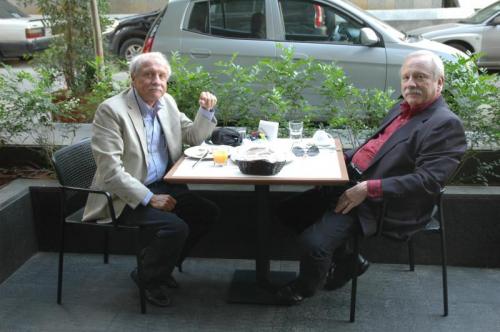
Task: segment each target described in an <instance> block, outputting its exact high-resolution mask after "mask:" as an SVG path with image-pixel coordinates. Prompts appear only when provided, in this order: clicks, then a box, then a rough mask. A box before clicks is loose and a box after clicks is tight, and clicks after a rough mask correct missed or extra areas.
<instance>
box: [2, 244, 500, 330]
mask: <svg viewBox="0 0 500 332" xmlns="http://www.w3.org/2000/svg"><path fill="white" fill-rule="evenodd" d="M134 261H135V259H134V257H133V256H117V255H113V256H111V257H110V264H109V265H105V264H103V263H102V256H100V255H82V254H69V255H67V256H66V260H65V263H66V265H65V282H64V289H63V304H62V305H61V306H59V305H57V304H56V280H57V254H55V253H46V252H39V253H38V254H36V255H34V256H33V257H32V258H31V259H30V260H28V261H27V262H26V263H25V264H24V265H23V266H22V267H21V268H20V269H19V270H17V271H16V272H15V273H14V274H13V275H12V276H11V277H10V278H9V279H7V280H6V281H5V282H4V283H2V284H1V285H0V331H47V332H48V331H51V332H53V331H65V332H73V331H231V332H232V331H259V332H260V331H287V332H288V331H332V330H341V331H454V332H455V331H467V332H470V331H498V329H499V326H500V296H499V294H500V269H478V268H462V267H449V293H450V315H449V316H448V317H442V316H441V313H442V297H441V294H442V293H441V292H442V291H441V271H440V267H439V266H422V265H418V266H417V267H416V271H415V272H408V271H407V269H408V267H407V266H405V265H389V264H372V266H371V267H370V269H369V270H368V271H367V273H366V274H365V275H363V276H362V277H361V278H360V279H359V286H358V306H357V309H358V311H357V320H356V322H355V323H349V322H348V316H349V294H350V287H345V288H343V289H341V290H338V291H334V292H326V291H320V292H319V293H318V295H317V296H315V297H314V298H311V299H307V300H306V301H304V303H303V304H302V305H300V306H295V307H282V306H265V305H241V304H227V303H226V301H225V295H226V292H227V289H228V286H229V283H230V280H231V277H232V274H233V271H234V270H235V269H237V268H243V269H249V268H252V267H253V261H250V260H228V259H201V258H190V259H188V260H187V261H186V263H185V266H184V270H185V272H183V273H182V274H181V273H178V272H175V276H176V278H177V280H178V281H179V282H180V283H181V288H180V289H178V290H175V291H172V299H173V305H172V306H171V307H169V308H156V307H152V306H148V313H147V314H146V315H141V314H140V313H139V298H138V296H139V295H138V291H137V289H136V286H135V285H134V284H133V283H132V281H131V280H130V278H129V272H130V270H131V269H132V268H133V266H134ZM296 268H297V262H293V261H292V262H291V261H273V262H272V269H273V270H283V271H295V270H296Z"/></svg>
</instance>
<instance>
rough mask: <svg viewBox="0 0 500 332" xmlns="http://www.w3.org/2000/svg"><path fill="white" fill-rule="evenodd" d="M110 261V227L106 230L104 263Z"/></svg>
mask: <svg viewBox="0 0 500 332" xmlns="http://www.w3.org/2000/svg"><path fill="white" fill-rule="evenodd" d="M108 263H109V229H105V230H104V264H108Z"/></svg>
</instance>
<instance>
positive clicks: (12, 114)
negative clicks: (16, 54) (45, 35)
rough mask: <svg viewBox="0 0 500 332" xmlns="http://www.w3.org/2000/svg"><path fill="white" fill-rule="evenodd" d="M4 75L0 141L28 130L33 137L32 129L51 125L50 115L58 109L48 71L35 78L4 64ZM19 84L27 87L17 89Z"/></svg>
mask: <svg viewBox="0 0 500 332" xmlns="http://www.w3.org/2000/svg"><path fill="white" fill-rule="evenodd" d="M4 69H5V70H6V74H4V75H2V76H0V128H1V130H0V144H5V143H6V142H8V141H10V140H12V139H14V138H16V137H19V136H21V135H26V133H28V134H29V135H31V137H32V138H33V139H35V140H38V137H37V136H34V135H33V134H34V133H35V132H36V131H35V130H34V129H35V128H37V129H39V130H40V129H43V128H48V129H50V128H51V127H52V125H53V124H52V122H51V114H53V113H57V112H60V111H64V110H60V109H59V108H58V107H57V106H56V105H55V104H54V103H53V102H52V94H51V91H50V88H51V86H52V83H53V81H54V78H53V76H52V74H51V73H50V72H49V71H43V72H39V73H38V74H39V77H35V76H34V75H32V74H30V73H28V72H25V71H19V72H14V71H13V70H12V69H11V68H10V67H7V66H4ZM23 84H27V85H30V86H31V88H30V89H28V90H23V89H20V86H23Z"/></svg>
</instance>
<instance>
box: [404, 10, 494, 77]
mask: <svg viewBox="0 0 500 332" xmlns="http://www.w3.org/2000/svg"><path fill="white" fill-rule="evenodd" d="M408 34H410V35H421V36H422V37H424V38H427V39H430V40H435V41H438V42H441V43H444V44H447V45H450V46H452V47H455V48H456V49H459V50H460V51H462V52H467V51H469V52H471V53H483V56H482V57H481V58H480V59H479V61H478V65H479V66H481V67H486V68H489V69H500V1H497V2H495V3H493V4H491V5H490V6H488V7H486V8H483V9H481V10H479V11H478V12H476V13H475V14H474V15H472V16H471V17H469V18H467V19H465V20H462V21H460V22H458V23H449V24H439V25H434V26H429V27H424V28H420V29H415V30H411V31H408Z"/></svg>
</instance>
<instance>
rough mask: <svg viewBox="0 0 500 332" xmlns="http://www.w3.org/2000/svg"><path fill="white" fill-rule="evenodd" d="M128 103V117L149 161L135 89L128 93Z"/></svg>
mask: <svg viewBox="0 0 500 332" xmlns="http://www.w3.org/2000/svg"><path fill="white" fill-rule="evenodd" d="M126 101H127V106H128V115H129V117H130V120H132V124H133V125H134V129H135V132H136V133H137V137H139V141H140V142H141V147H142V152H143V153H144V156H145V157H146V158H145V160H147V156H148V148H147V143H146V131H145V130H144V121H143V119H142V114H141V110H140V109H139V105H138V104H137V100H136V99H135V96H134V89H132V88H130V90H129V91H128V92H127V96H126Z"/></svg>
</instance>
